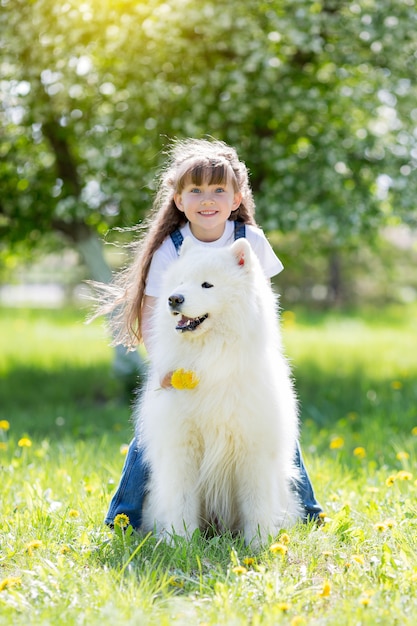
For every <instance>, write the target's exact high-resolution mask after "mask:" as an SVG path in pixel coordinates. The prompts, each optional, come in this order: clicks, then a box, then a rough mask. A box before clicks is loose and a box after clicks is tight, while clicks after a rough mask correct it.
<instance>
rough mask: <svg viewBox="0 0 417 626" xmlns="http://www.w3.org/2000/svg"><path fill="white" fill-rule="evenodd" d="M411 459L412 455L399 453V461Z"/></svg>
mask: <svg viewBox="0 0 417 626" xmlns="http://www.w3.org/2000/svg"><path fill="white" fill-rule="evenodd" d="M409 458H410V455H409V454H408V452H404V451H402V452H397V459H398V460H399V461H407V460H408V459H409Z"/></svg>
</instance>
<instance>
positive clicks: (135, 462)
mask: <svg viewBox="0 0 417 626" xmlns="http://www.w3.org/2000/svg"><path fill="white" fill-rule="evenodd" d="M245 236H246V230H245V224H244V223H243V222H238V221H235V233H234V238H235V240H236V239H239V238H240V237H245ZM171 239H172V242H173V244H174V246H175V249H176V251H177V253H179V250H180V248H181V244H182V242H183V236H182V234H181V232H180V231H179V230H175V231H174V232H173V233H171ZM143 456H144V450H143V448H141V447H140V442H137V441H136V439H133V441H132V442H131V443H130V446H129V449H128V452H127V456H126V460H125V463H124V466H123V470H122V476H121V478H120V483H119V486H118V488H117V491H116V493H115V494H114V496H113V498H112V500H111V502H110V507H109V510H108V512H107V515H106V519H105V523H106V524H107V525H108V526H113V522H114V518H115V517H116V515H118V514H120V513H124V514H125V515H127V516H128V517H129V520H130V523H131V525H132V526H133V528H139V526H140V525H141V522H142V505H143V499H144V497H145V494H146V487H147V484H148V479H149V467H148V466H147V465H146V463H145V461H144V458H143ZM294 465H295V466H296V467H297V469H298V472H299V478H298V479H297V480H296V481H294V484H293V488H294V490H295V491H296V493H297V494H298V496H299V498H300V502H301V504H302V505H303V508H304V521H305V522H308V521H309V520H316V521H318V520H319V515H320V513H321V512H322V508H321V506H320V504H319V503H318V502H317V500H316V498H315V495H314V491H313V486H312V484H311V481H310V478H309V476H308V473H307V470H306V468H305V465H304V461H303V457H302V454H301V449H300V444H299V442H298V441H297V445H296V449H295V453H294Z"/></svg>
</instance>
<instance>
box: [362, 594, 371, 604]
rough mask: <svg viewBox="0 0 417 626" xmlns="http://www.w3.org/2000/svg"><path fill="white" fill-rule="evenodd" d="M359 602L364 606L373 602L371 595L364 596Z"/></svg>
mask: <svg viewBox="0 0 417 626" xmlns="http://www.w3.org/2000/svg"><path fill="white" fill-rule="evenodd" d="M359 602H360V603H361V604H362V606H368V605H369V604H370V603H371V598H370V597H369V596H362V598H360V600H359Z"/></svg>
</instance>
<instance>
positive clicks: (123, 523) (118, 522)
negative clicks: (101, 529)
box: [114, 513, 130, 528]
mask: <svg viewBox="0 0 417 626" xmlns="http://www.w3.org/2000/svg"><path fill="white" fill-rule="evenodd" d="M129 524H130V519H129V517H128V516H127V515H126V514H125V513H119V514H118V515H116V517H115V518H114V525H115V526H119V528H127V527H128V526H129Z"/></svg>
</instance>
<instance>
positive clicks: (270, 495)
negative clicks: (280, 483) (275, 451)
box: [238, 456, 280, 549]
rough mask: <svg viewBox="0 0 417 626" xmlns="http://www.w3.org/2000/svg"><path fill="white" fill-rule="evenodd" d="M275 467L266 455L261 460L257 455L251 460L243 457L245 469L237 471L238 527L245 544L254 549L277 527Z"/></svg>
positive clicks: (263, 542) (275, 531)
mask: <svg viewBox="0 0 417 626" xmlns="http://www.w3.org/2000/svg"><path fill="white" fill-rule="evenodd" d="M259 466H261V467H259ZM254 468H257V471H254ZM276 469H277V468H276V464H275V463H274V462H273V461H269V462H268V461H267V459H265V458H264V459H263V460H262V461H260V460H259V456H258V458H257V459H253V461H252V462H250V460H248V459H246V463H245V468H244V469H241V470H240V472H239V477H238V502H239V508H240V518H241V528H242V531H243V534H244V538H245V543H246V544H247V545H249V544H250V545H251V546H252V547H254V548H255V549H256V548H259V547H260V546H262V545H264V544H265V543H266V542H267V540H268V537H269V535H275V534H276V533H277V532H278V530H279V527H280V524H279V515H278V511H277V508H278V507H277V500H278V499H279V496H278V494H277V493H276V490H277V485H276V480H275V476H276V474H275V472H276ZM278 504H279V503H278Z"/></svg>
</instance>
